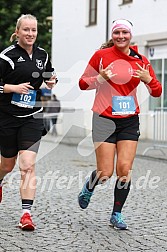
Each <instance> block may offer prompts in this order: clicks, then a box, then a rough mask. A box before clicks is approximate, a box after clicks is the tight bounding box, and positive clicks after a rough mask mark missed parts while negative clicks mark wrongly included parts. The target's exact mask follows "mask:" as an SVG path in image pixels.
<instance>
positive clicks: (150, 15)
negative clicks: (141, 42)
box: [110, 0, 167, 36]
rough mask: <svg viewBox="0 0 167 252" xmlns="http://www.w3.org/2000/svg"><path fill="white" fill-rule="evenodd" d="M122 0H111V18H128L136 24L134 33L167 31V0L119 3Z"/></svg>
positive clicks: (137, 0) (139, 0)
mask: <svg viewBox="0 0 167 252" xmlns="http://www.w3.org/2000/svg"><path fill="white" fill-rule="evenodd" d="M119 2H121V1H118V0H115V1H110V9H111V20H114V19H118V18H126V19H128V20H130V21H132V23H133V25H134V35H135V36H137V35H144V34H148V33H149V34H151V33H157V32H158V33H159V32H163V31H166V30H167V28H166V24H167V15H166V9H167V1H166V0H133V3H131V4H126V5H118V3H119Z"/></svg>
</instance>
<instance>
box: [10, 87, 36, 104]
mask: <svg viewBox="0 0 167 252" xmlns="http://www.w3.org/2000/svg"><path fill="white" fill-rule="evenodd" d="M35 101H36V90H31V89H30V90H29V93H28V94H18V93H13V96H12V100H11V103H12V104H14V105H16V106H18V107H23V108H33V107H34V106H35Z"/></svg>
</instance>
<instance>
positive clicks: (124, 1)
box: [122, 0, 133, 4]
mask: <svg viewBox="0 0 167 252" xmlns="http://www.w3.org/2000/svg"><path fill="white" fill-rule="evenodd" d="M132 2H133V0H123V1H122V4H127V3H132Z"/></svg>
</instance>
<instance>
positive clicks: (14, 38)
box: [10, 14, 37, 42]
mask: <svg viewBox="0 0 167 252" xmlns="http://www.w3.org/2000/svg"><path fill="white" fill-rule="evenodd" d="M26 18H28V19H33V20H36V21H37V18H36V17H35V16H33V15H31V14H22V15H21V16H20V17H19V18H18V19H17V23H16V29H15V30H19V28H20V26H21V22H22V20H23V19H26ZM14 40H17V36H16V32H14V33H13V34H12V35H11V36H10V42H13V41H14Z"/></svg>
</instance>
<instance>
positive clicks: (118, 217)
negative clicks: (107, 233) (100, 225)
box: [110, 212, 128, 229]
mask: <svg viewBox="0 0 167 252" xmlns="http://www.w3.org/2000/svg"><path fill="white" fill-rule="evenodd" d="M110 223H111V224H112V225H113V227H114V228H117V229H127V228H128V227H127V224H126V223H125V222H124V221H123V218H122V214H121V213H119V212H114V213H113V214H112V215H111V219H110Z"/></svg>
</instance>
